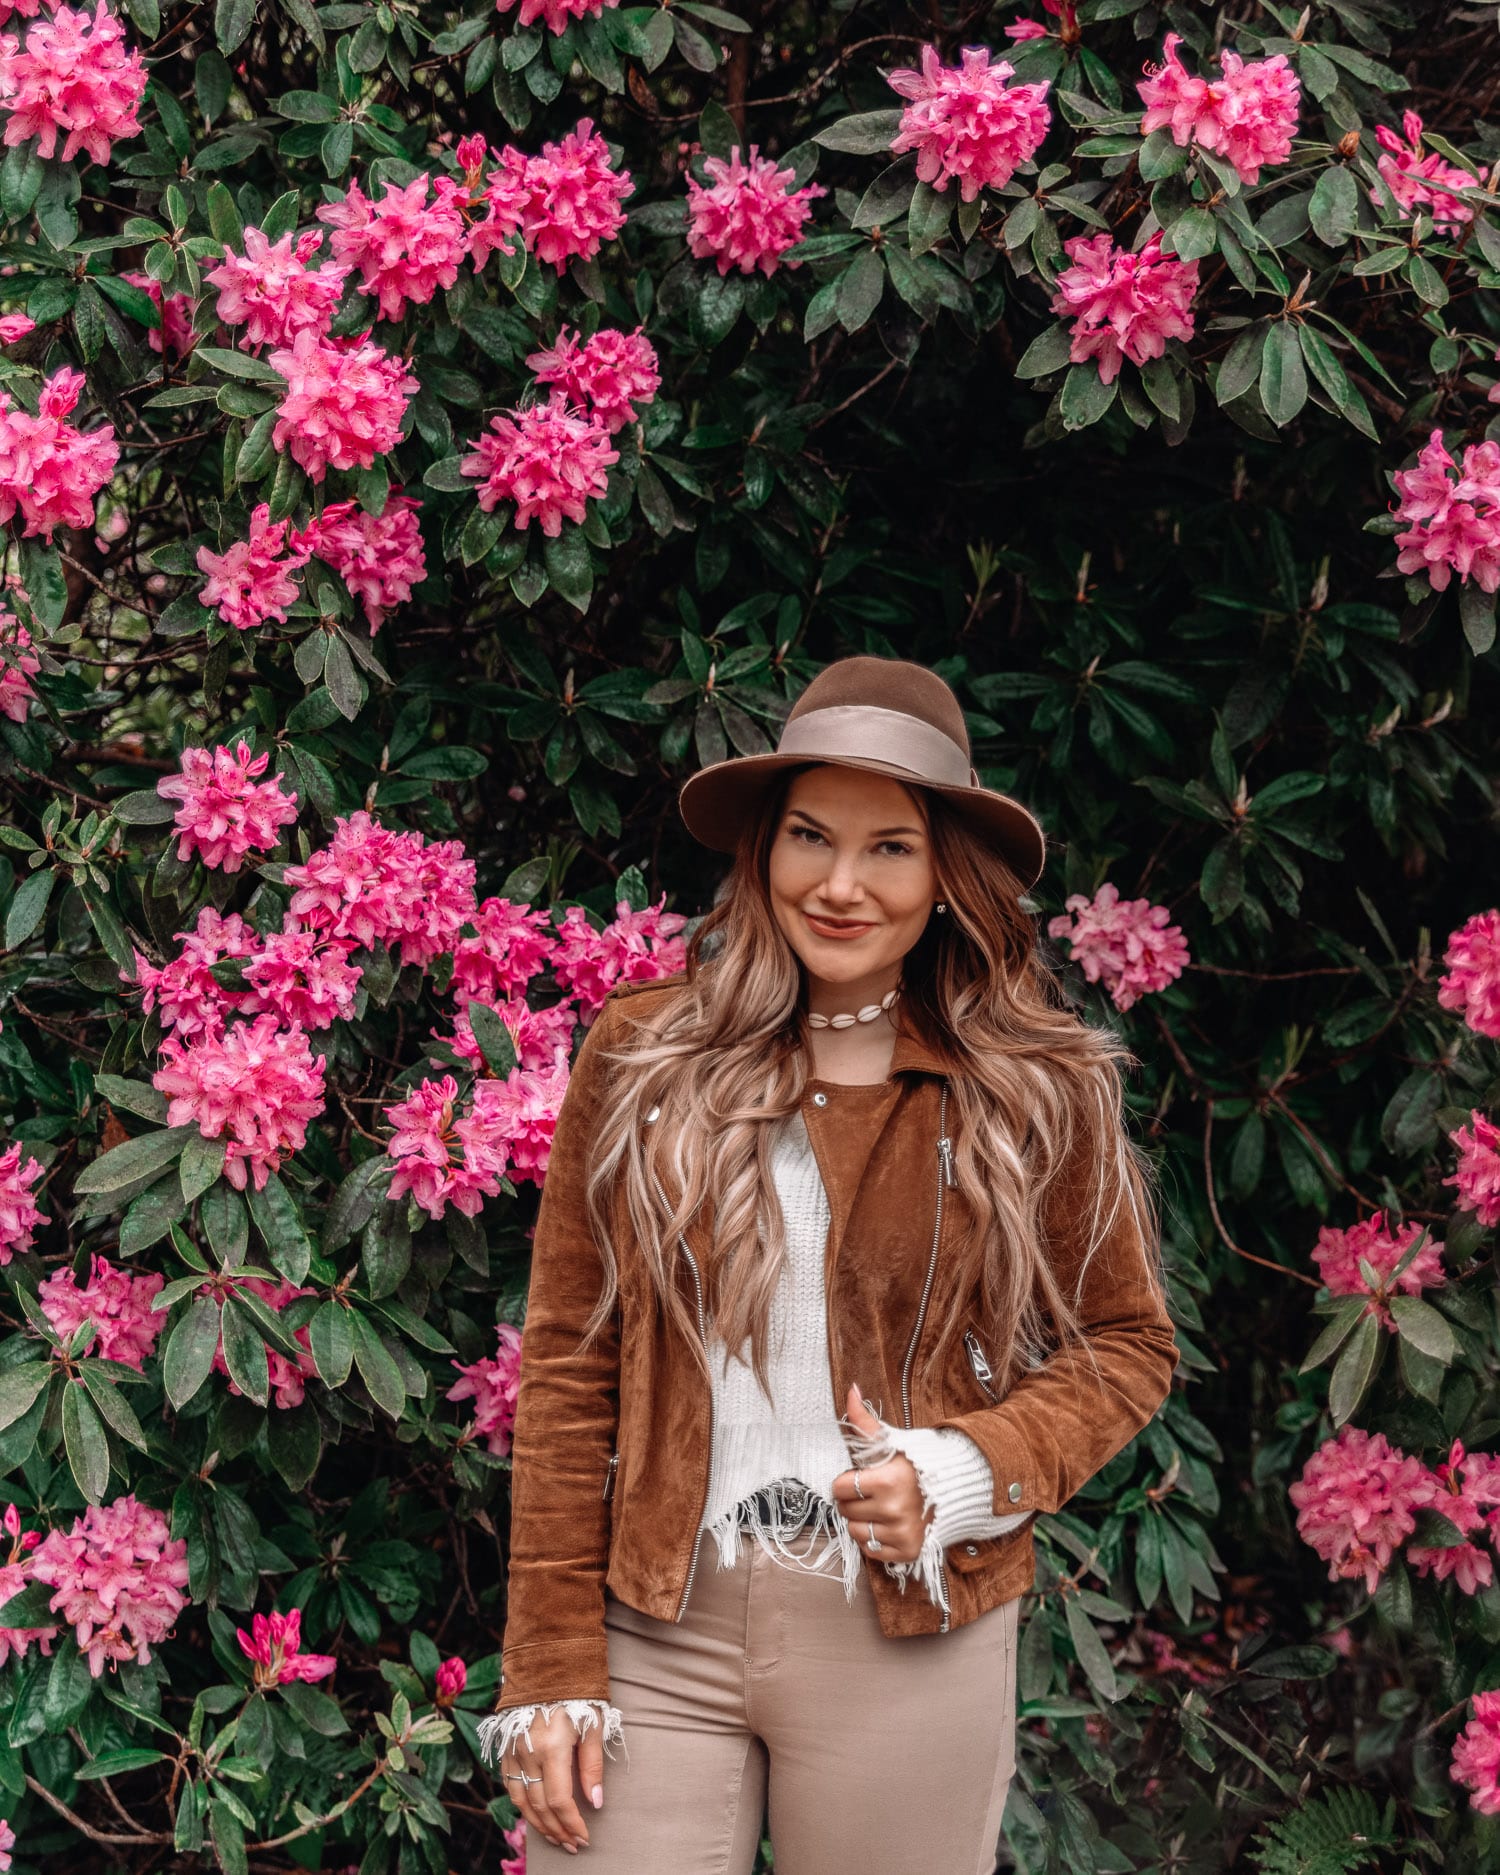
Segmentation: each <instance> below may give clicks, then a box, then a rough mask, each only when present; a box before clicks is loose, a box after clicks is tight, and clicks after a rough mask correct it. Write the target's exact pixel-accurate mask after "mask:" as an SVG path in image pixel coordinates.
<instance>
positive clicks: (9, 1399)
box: [0, 1361, 55, 1431]
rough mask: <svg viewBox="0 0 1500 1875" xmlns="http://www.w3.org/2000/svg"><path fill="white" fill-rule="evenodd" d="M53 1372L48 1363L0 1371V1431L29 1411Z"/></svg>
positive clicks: (33, 1362) (35, 1362) (37, 1362)
mask: <svg viewBox="0 0 1500 1875" xmlns="http://www.w3.org/2000/svg"><path fill="white" fill-rule="evenodd" d="M54 1371H55V1370H54V1369H53V1366H52V1363H51V1362H50V1361H29V1362H27V1364H26V1365H25V1366H24V1367H7V1368H5V1369H4V1370H3V1371H0V1431H3V1430H4V1429H5V1427H7V1426H13V1425H14V1424H15V1422H16V1421H17V1420H18V1419H19V1418H20V1417H21V1415H22V1414H23V1413H27V1412H29V1411H30V1410H31V1407H32V1404H33V1402H34V1401H35V1399H36V1397H37V1395H38V1394H39V1393H40V1392H41V1390H42V1388H43V1387H45V1386H46V1384H47V1382H48V1381H49V1380H50V1379H51V1378H52V1375H53V1372H54Z"/></svg>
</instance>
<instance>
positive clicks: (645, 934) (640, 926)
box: [552, 893, 687, 1028]
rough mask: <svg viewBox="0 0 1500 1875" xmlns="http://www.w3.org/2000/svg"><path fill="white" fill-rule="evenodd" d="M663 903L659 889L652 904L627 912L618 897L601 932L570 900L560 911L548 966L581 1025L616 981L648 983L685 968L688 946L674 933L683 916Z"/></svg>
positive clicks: (683, 921)
mask: <svg viewBox="0 0 1500 1875" xmlns="http://www.w3.org/2000/svg"><path fill="white" fill-rule="evenodd" d="M666 902H667V901H666V895H665V893H664V894H663V895H662V897H661V898H660V899H659V900H658V902H657V903H656V904H655V905H647V906H645V907H644V908H643V909H642V910H640V911H632V910H631V908H630V905H629V902H628V901H627V900H625V899H623V898H622V899H620V900H619V901H618V902H617V903H616V905H615V915H614V919H613V921H612V922H611V923H609V924H607V925H606V926H605V927H604V929H603V930H602V931H596V930H595V929H594V927H593V926H592V925H591V924H590V923H589V921H588V915H587V914H586V913H585V912H584V911H583V909H582V908H581V907H580V906H577V905H570V906H569V907H568V909H567V910H566V911H565V912H564V913H563V917H562V923H561V925H560V926H559V929H558V936H557V950H556V952H555V953H554V956H553V959H552V969H553V973H554V974H555V976H556V978H557V980H558V982H559V983H560V984H561V985H562V987H563V988H564V989H565V990H566V991H567V993H568V994H569V995H570V996H572V997H573V998H574V999H575V1001H576V1002H577V1003H578V1006H579V1010H580V1012H581V1014H582V1016H583V1022H584V1026H585V1028H587V1027H588V1026H589V1024H590V1023H592V1021H593V1019H594V1017H595V1016H596V1015H597V1014H598V1013H599V1011H600V1009H601V1008H603V1006H604V999H605V997H606V996H608V994H609V992H610V991H611V990H612V989H613V988H614V986H615V985H616V984H617V983H652V982H655V980H656V979H657V978H658V977H665V976H671V975H672V974H673V972H674V971H677V970H681V969H683V968H684V966H685V964H686V962H687V946H686V944H685V943H684V942H683V940H682V939H681V938H680V937H679V936H678V935H677V934H678V932H680V931H681V930H682V928H683V926H684V925H685V924H686V923H687V919H686V918H685V917H683V915H682V914H681V913H680V912H675V911H664V910H663V909H662V907H663V906H664V905H665V904H666Z"/></svg>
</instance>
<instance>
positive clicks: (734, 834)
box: [677, 657, 1047, 890]
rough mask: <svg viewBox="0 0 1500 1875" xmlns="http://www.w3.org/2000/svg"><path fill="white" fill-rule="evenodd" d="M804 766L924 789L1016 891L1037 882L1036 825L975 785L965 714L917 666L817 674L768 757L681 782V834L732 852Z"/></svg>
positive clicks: (1040, 842)
mask: <svg viewBox="0 0 1500 1875" xmlns="http://www.w3.org/2000/svg"><path fill="white" fill-rule="evenodd" d="M807 762H833V763H835V764H837V765H838V766H839V767H841V768H864V769H868V770H869V771H870V773H872V774H876V775H891V776H893V777H894V778H895V779H896V780H897V781H903V782H906V783H907V784H908V785H909V786H917V787H922V788H930V789H931V790H932V791H933V793H934V794H940V795H941V796H942V797H943V799H944V800H945V801H947V802H948V803H949V804H950V805H951V806H953V807H954V808H956V809H957V810H958V812H959V813H960V814H961V815H962V816H963V818H964V819H965V820H966V821H968V823H969V825H970V826H971V827H972V828H973V830H974V832H976V833H977V834H979V835H980V837H981V838H982V839H986V840H988V841H989V842H990V844H991V845H992V846H994V847H996V848H997V849H998V850H999V851H1000V852H1001V853H1002V854H1003V855H1004V857H1005V858H1006V859H1007V860H1008V861H1009V863H1010V865H1011V866H1012V867H1013V868H1014V869H1015V871H1016V873H1017V874H1018V875H1019V877H1020V880H1021V885H1022V887H1023V889H1026V890H1029V889H1030V888H1031V886H1033V885H1034V884H1035V883H1036V881H1037V880H1038V879H1039V878H1040V877H1041V873H1042V867H1043V864H1044V863H1045V860H1046V853H1047V836H1046V834H1045V833H1044V832H1043V830H1042V827H1041V823H1040V822H1039V821H1038V820H1037V819H1036V818H1035V816H1034V815H1033V814H1031V813H1030V812H1029V811H1028V810H1027V809H1026V808H1024V807H1023V806H1022V805H1021V803H1020V802H1019V801H1016V800H1013V799H1012V798H1011V797H1010V795H1008V794H1000V793H998V792H997V791H996V790H995V789H993V788H985V787H981V786H980V783H979V776H978V774H977V773H976V771H975V769H974V766H973V763H972V761H971V759H970V753H969V729H968V725H967V724H966V723H965V721H964V713H963V707H962V705H961V704H960V703H959V700H958V698H957V697H956V696H955V695H954V694H953V691H952V689H951V688H950V687H949V686H948V685H947V684H946V683H945V682H944V681H943V679H942V678H941V677H939V676H938V674H937V672H936V671H932V670H929V669H928V668H927V666H926V665H925V664H912V663H909V662H907V661H906V660H905V659H904V658H874V657H852V658H840V659H839V660H838V661H837V662H836V663H834V664H830V665H829V666H828V668H827V669H826V670H823V671H820V672H819V673H818V675H817V676H816V677H815V678H814V679H813V680H812V682H811V683H810V684H809V685H808V686H807V688H806V689H805V690H804V691H803V692H802V695H801V696H800V697H798V699H797V701H796V702H795V703H794V704H793V705H792V708H791V712H790V714H789V715H788V716H787V719H786V722H785V724H784V725H783V727H782V731H781V740H780V741H779V742H778V743H777V745H776V749H775V752H774V753H773V754H769V755H736V756H732V757H731V758H730V759H729V760H728V761H724V762H711V763H710V764H709V765H708V767H707V768H700V769H699V770H698V772H697V774H696V775H690V776H689V777H688V779H687V780H686V781H685V782H684V783H683V784H682V787H681V788H680V790H679V791H678V795H677V806H678V810H679V812H680V813H681V815H682V818H683V821H684V822H685V823H686V826H687V830H688V832H689V833H690V834H692V836H693V838H694V839H695V840H698V841H701V843H702V844H703V845H704V846H707V847H711V848H712V849H713V850H714V851H715V852H716V853H732V852H733V851H734V850H735V848H736V846H737V845H738V844H739V839H740V835H741V834H742V833H743V832H744V831H745V829H746V828H747V827H748V826H749V825H750V822H751V820H752V818H753V815H754V811H755V809H756V807H757V806H758V804H759V802H760V800H761V798H762V796H763V794H764V792H765V790H766V788H767V787H768V786H770V784H771V783H772V782H773V781H774V780H775V778H776V776H777V775H778V774H780V773H781V772H782V771H783V770H784V769H787V768H794V767H798V766H800V765H802V764H804V763H807Z"/></svg>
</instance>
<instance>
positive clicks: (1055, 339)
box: [1016, 325, 1073, 378]
mask: <svg viewBox="0 0 1500 1875" xmlns="http://www.w3.org/2000/svg"><path fill="white" fill-rule="evenodd" d="M1072 344H1073V336H1072V334H1071V333H1070V332H1069V330H1068V328H1067V327H1066V326H1064V325H1053V326H1048V327H1047V328H1046V330H1045V331H1044V332H1040V333H1038V334H1037V336H1036V337H1035V338H1034V339H1033V340H1032V341H1031V343H1030V344H1029V345H1028V346H1027V347H1026V350H1025V351H1024V352H1023V353H1022V354H1021V360H1020V363H1019V364H1018V365H1017V366H1016V376H1017V377H1018V378H1044V377H1046V376H1047V375H1048V374H1049V373H1050V372H1053V371H1062V370H1064V369H1065V368H1066V366H1067V365H1068V363H1069V357H1068V354H1069V352H1070V350H1071V349H1072Z"/></svg>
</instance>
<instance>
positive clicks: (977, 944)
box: [481, 657, 1177, 1875]
mask: <svg viewBox="0 0 1500 1875" xmlns="http://www.w3.org/2000/svg"><path fill="white" fill-rule="evenodd" d="M680 807H681V812H682V815H683V818H684V820H685V821H686V824H687V826H688V828H689V830H690V832H691V833H692V834H693V835H694V837H695V838H696V839H698V840H700V841H701V842H702V843H703V844H704V845H705V846H707V847H709V848H711V849H713V850H715V851H724V852H732V853H733V854H734V856H735V858H734V865H733V868H732V870H731V873H730V876H729V879H728V882H727V886H726V888H725V890H724V891H723V893H722V894H721V895H720V898H719V900H718V902H717V904H716V905H715V908H714V910H713V911H712V912H711V913H710V914H709V915H708V916H707V917H706V918H705V919H704V921H703V922H702V924H701V925H700V926H699V928H698V929H697V930H696V931H695V933H694V934H693V937H692V939H691V940H690V943H689V947H688V952H687V965H686V968H685V970H683V971H680V972H678V973H677V974H676V975H674V976H672V977H668V978H663V979H659V980H657V981H655V982H651V983H638V984H620V985H618V986H617V987H616V989H615V991H613V992H612V993H611V995H610V997H609V998H608V999H607V1001H606V1003H605V1005H604V1007H603V1008H602V1009H601V1011H600V1013H599V1015H598V1017H597V1019H596V1020H595V1022H594V1024H593V1026H592V1028H591V1029H590V1030H589V1033H588V1035H587V1036H586V1037H585V1039H584V1042H583V1044H582V1046H581V1048H580V1050H579V1054H578V1058H577V1062H576V1064H575V1066H574V1070H573V1075H572V1079H571V1081H570V1083H569V1087H568V1092H567V1097H566V1099H565V1100H564V1102H563V1106H562V1109H561V1112H560V1113H559V1116H558V1122H557V1128H556V1133H555V1137H554V1140H553V1146H552V1154H551V1160H550V1164H549V1168H548V1174H547V1180H546V1184H545V1187H544V1190H543V1195H542V1201H541V1206H540V1210H539V1213H538V1220H537V1228H536V1233H535V1241H534V1246H533V1259H532V1270H531V1284H530V1292H529V1296H528V1302H527V1316H526V1325H525V1334H524V1338H523V1344H522V1357H521V1374H520V1389H519V1395H518V1400H517V1411H516V1423H515V1433H514V1443H513V1459H514V1469H513V1473H512V1490H513V1499H512V1522H511V1542H510V1577H509V1605H508V1614H507V1621H506V1628H505V1635H504V1643H503V1649H502V1679H501V1693H500V1702H499V1707H498V1710H497V1711H496V1713H495V1714H493V1715H492V1716H491V1717H490V1718H488V1719H486V1720H485V1721H484V1722H483V1726H482V1728H481V1730H482V1737H483V1742H484V1745H485V1748H486V1751H487V1752H488V1754H489V1755H491V1757H492V1758H493V1759H494V1761H496V1762H498V1763H499V1765H500V1769H501V1774H502V1776H503V1777H504V1778H505V1780H506V1788H507V1790H508V1791H509V1792H510V1793H511V1795H512V1796H513V1797H514V1799H515V1801H516V1803H517V1806H518V1807H519V1809H520V1810H521V1812H522V1814H523V1815H524V1816H525V1818H526V1820H527V1823H528V1825H529V1832H528V1867H529V1868H530V1870H531V1871H532V1875H536V1871H537V1870H546V1869H550V1868H554V1867H560V1866H561V1865H562V1864H561V1860H560V1858H561V1855H562V1854H563V1853H564V1852H567V1853H572V1854H577V1853H578V1850H579V1849H580V1848H586V1849H587V1852H588V1855H589V1858H590V1860H591V1862H592V1863H593V1865H594V1866H595V1867H596V1868H603V1869H605V1870H608V1871H610V1872H611V1875H627V1872H628V1875H639V1872H640V1871H644V1870H647V1869H661V1870H663V1871H667V1872H668V1875H704V1872H706V1871H716V1872H718V1871H722V1872H723V1875H750V1871H751V1870H752V1868H753V1866H754V1861H755V1855H756V1851H757V1846H758V1843H759V1840H760V1835H761V1824H762V1817H763V1814H764V1812H765V1805H766V1804H767V1803H769V1821H770V1834H771V1841H772V1845H773V1850H774V1855H775V1862H776V1869H777V1875H832V1872H833V1871H836V1870H841V1869H846V1868H848V1869H858V1870H859V1871H860V1872H861V1875H897V1872H898V1871H899V1875H914V1872H915V1871H921V1875H987V1872H988V1871H990V1870H992V1869H993V1867H994V1859H995V1852H996V1845H997V1842H998V1837H999V1830H1000V1821H1001V1815H1002V1812H1003V1809H1004V1805H1005V1797H1006V1791H1007V1788H1008V1785H1009V1781H1010V1778H1011V1775H1012V1773H1013V1771H1014V1768H1015V1656H1016V1628H1017V1617H1018V1613H1019V1606H1020V1597H1021V1595H1022V1593H1023V1592H1024V1591H1025V1590H1026V1589H1027V1588H1029V1587H1030V1586H1031V1583H1032V1581H1033V1579H1034V1574H1035V1568H1034V1558H1033V1549H1032V1534H1031V1520H1032V1518H1033V1517H1034V1516H1035V1514H1036V1513H1037V1512H1039V1511H1041V1512H1050V1511H1055V1510H1057V1509H1058V1508H1059V1507H1060V1506H1061V1505H1062V1504H1063V1503H1065V1502H1066V1500H1067V1499H1068V1498H1069V1497H1070V1496H1071V1495H1072V1494H1073V1493H1074V1492H1075V1491H1076V1490H1077V1489H1078V1488H1079V1486H1080V1485H1082V1484H1084V1483H1085V1482H1086V1481H1087V1480H1088V1479H1089V1478H1090V1477H1092V1476H1093V1475H1094V1473H1095V1472H1096V1471H1098V1470H1099V1468H1100V1467H1101V1466H1103V1465H1105V1464H1107V1463H1108V1461H1109V1460H1110V1459H1111V1458H1112V1457H1113V1456H1114V1455H1115V1453H1116V1452H1118V1451H1119V1450H1120V1449H1121V1448H1122V1447H1123V1446H1124V1445H1125V1444H1126V1443H1128V1441H1129V1440H1130V1439H1131V1438H1132V1437H1133V1436H1134V1435H1135V1434H1136V1433H1137V1432H1138V1431H1139V1430H1140V1429H1141V1427H1142V1426H1143V1425H1145V1424H1146V1422H1147V1421H1148V1420H1149V1419H1150V1418H1151V1416H1152V1415H1153V1413H1154V1412H1155V1411H1156V1409H1157V1407H1158V1406H1159V1405H1160V1403H1161V1401H1162V1399H1163V1398H1164V1397H1165V1395H1166V1393H1167V1392H1168V1390H1169V1388H1170V1385H1171V1379H1172V1373H1173V1369H1174V1367H1175V1365H1176V1358H1177V1349H1176V1346H1175V1343H1174V1341H1173V1336H1172V1328H1171V1323H1170V1321H1169V1319H1168V1316H1167V1312H1166V1309H1165V1306H1164V1300H1163V1294H1162V1284H1161V1273H1160V1268H1159V1257H1158V1252H1157V1246H1156V1231H1155V1228H1154V1217H1153V1215H1152V1207H1151V1201H1150V1190H1149V1186H1148V1183H1147V1179H1146V1175H1145V1169H1144V1166H1143V1163H1142V1162H1141V1161H1140V1160H1139V1159H1138V1158H1137V1155H1136V1152H1135V1149H1134V1148H1133V1147H1132V1145H1131V1144H1130V1141H1129V1138H1128V1135H1127V1133H1126V1131H1125V1128H1124V1125H1123V1123H1122V1117H1121V1116H1122V1086H1121V1080H1120V1072H1119V1069H1120V1064H1121V1063H1122V1062H1124V1061H1128V1060H1129V1059H1130V1057H1129V1055H1128V1052H1127V1050H1126V1049H1125V1047H1124V1044H1123V1043H1122V1042H1121V1041H1120V1040H1119V1038H1118V1037H1117V1036H1115V1035H1114V1034H1113V1033H1112V1032H1110V1031H1107V1030H1099V1029H1094V1028H1091V1027H1089V1026H1088V1025H1086V1024H1083V1023H1081V1022H1080V1021H1079V1020H1078V1019H1077V1018H1076V1017H1075V1016H1074V1015H1072V1014H1071V1013H1070V1012H1069V1011H1068V1009H1067V1008H1066V1006H1065V1004H1064V1002H1063V999H1062V998H1061V996H1060V995H1059V994H1058V992H1057V989H1056V986H1055V984H1054V983H1053V981H1052V980H1051V978H1050V977H1049V975H1048V973H1047V971H1046V968H1045V965H1044V964H1043V962H1042V960H1041V959H1040V958H1039V957H1038V955H1037V945H1036V931H1035V925H1034V921H1033V919H1032V917H1031V915H1030V914H1029V912H1027V911H1026V910H1024V909H1023V907H1022V904H1021V902H1020V898H1021V894H1022V893H1023V892H1024V891H1026V890H1027V889H1028V888H1029V887H1030V886H1031V885H1032V884H1033V883H1034V882H1035V880H1036V878H1037V876H1038V875H1039V873H1040V872H1041V869H1042V864H1043V860H1044V857H1045V838H1044V835H1043V833H1042V830H1041V828H1040V826H1039V825H1038V824H1037V822H1036V821H1035V820H1034V819H1033V817H1032V816H1031V815H1030V814H1029V813H1028V812H1027V811H1026V809H1025V808H1023V807H1022V806H1021V805H1020V804H1019V803H1017V802H1015V801H1013V800H1011V799H1009V798H1008V797H1007V796H1005V795H1002V794H998V793H995V792H994V791H992V790H990V789H987V788H983V787H981V786H980V785H979V781H978V776H977V775H976V773H975V771H974V769H973V768H972V766H971V765H970V754H969V739H968V731H967V727H966V724H965V722H964V717H963V712H962V709H961V707H960V705H959V703H958V700H957V698H956V697H955V696H954V694H953V692H952V690H951V689H950V688H949V687H948V685H947V684H946V683H945V682H943V680H942V679H941V678H940V677H938V676H937V675H936V673H934V672H932V671H929V670H927V669H925V668H924V667H922V666H920V665H916V664H910V663H906V662H903V661H899V660H894V659H881V658H872V657H852V658H846V659H843V660H841V661H840V662H838V663H835V664H833V665H831V666H830V667H829V668H828V669H827V670H825V671H824V672H822V673H821V674H820V675H819V676H818V677H817V678H816V679H815V680H814V681H813V682H812V683H811V684H810V685H809V686H808V688H807V689H806V690H805V691H804V693H803V694H802V696H801V697H800V698H799V699H798V701H797V702H796V704H795V705H794V706H793V708H792V710H791V712H790V714H789V716H788V718H787V721H786V724H785V727H784V729H783V733H782V736H781V739H780V742H779V744H778V747H777V750H776V752H775V754H772V755H762V756H749V757H739V758H735V759H732V760H729V761H725V762H718V763H715V764H713V765H711V766H710V767H708V768H705V769H703V770H701V771H700V772H699V773H698V774H696V775H695V776H693V777H692V778H691V779H690V780H689V781H688V782H687V783H686V784H685V786H684V787H683V789H682V792H681V796H680ZM705 1535H709V1536H711V1537H712V1539H713V1541H712V1542H711V1543H708V1544H705V1543H704V1541H703V1538H704V1537H705ZM909 1591H910V1592H909ZM616 1740H618V1741H619V1742H620V1743H621V1744H623V1746H624V1747H625V1761H624V1763H623V1764H620V1765H616V1766H615V1767H614V1768H612V1769H611V1771H610V1775H609V1794H608V1801H607V1802H606V1801H605V1795H604V1748H605V1746H606V1745H608V1744H612V1743H613V1742H614V1741H616ZM575 1770H576V1774H577V1784H576V1786H575ZM585 1800H586V1801H585Z"/></svg>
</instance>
